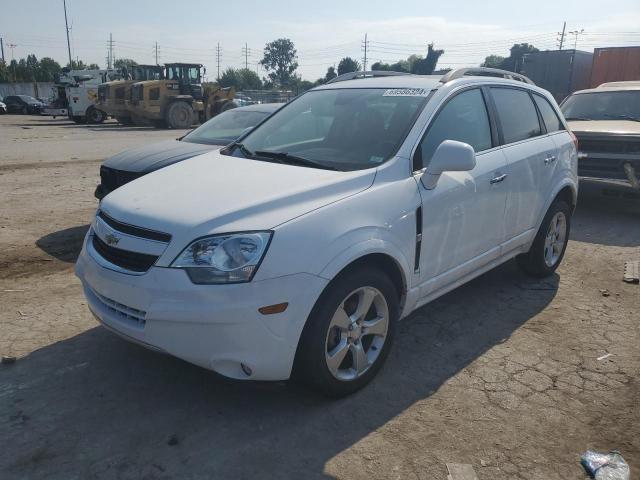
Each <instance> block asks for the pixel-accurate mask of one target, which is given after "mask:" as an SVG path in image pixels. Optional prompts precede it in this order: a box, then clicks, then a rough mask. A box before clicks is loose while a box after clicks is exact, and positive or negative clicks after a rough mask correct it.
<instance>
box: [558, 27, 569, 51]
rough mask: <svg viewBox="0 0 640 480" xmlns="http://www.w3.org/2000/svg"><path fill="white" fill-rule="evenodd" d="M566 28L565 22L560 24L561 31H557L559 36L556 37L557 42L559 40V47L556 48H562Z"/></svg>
mask: <svg viewBox="0 0 640 480" xmlns="http://www.w3.org/2000/svg"><path fill="white" fill-rule="evenodd" d="M566 29H567V22H564V23H563V24H562V33H560V32H558V35H560V38H559V39H558V42H560V47H559V48H558V50H562V46H563V45H564V37H565V35H566V34H565V33H564V32H565V31H566Z"/></svg>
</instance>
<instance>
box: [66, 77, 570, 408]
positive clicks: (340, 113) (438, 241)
mask: <svg viewBox="0 0 640 480" xmlns="http://www.w3.org/2000/svg"><path fill="white" fill-rule="evenodd" d="M474 72H476V71H474ZM483 72H484V70H478V71H477V72H476V73H469V72H468V71H467V72H466V74H465V72H464V71H463V72H462V73H457V72H453V73H449V74H447V75H445V77H443V78H442V79H440V78H439V77H433V76H432V77H428V76H415V75H401V74H393V73H388V72H385V73H384V74H382V73H376V72H370V73H367V74H364V75H365V76H366V78H358V75H362V72H358V73H353V74H348V75H347V76H346V77H345V76H341V77H338V79H337V81H336V80H334V81H332V82H330V83H327V84H325V85H323V86H320V87H317V88H314V89H312V90H310V91H308V92H306V93H304V94H302V95H300V96H299V97H297V98H296V99H294V100H293V101H291V102H290V103H288V104H287V105H285V106H284V107H282V108H281V109H280V110H278V111H277V112H276V113H275V114H273V115H272V116H271V117H269V118H268V119H267V120H266V121H264V122H263V123H261V124H260V125H258V126H257V127H256V128H254V129H253V130H251V131H250V132H249V133H247V134H245V135H243V136H242V137H241V138H240V139H239V140H237V141H235V142H234V143H232V144H230V145H228V146H227V147H225V148H224V149H222V150H219V151H212V152H209V153H206V154H204V155H199V156H197V157H194V158H191V159H189V160H186V161H183V162H180V163H179V164H175V165H171V166H169V167H167V168H163V169H162V170H160V171H158V172H155V173H153V174H152V175H148V176H146V177H143V178H141V179H138V180H137V181H136V182H132V183H130V184H128V185H125V186H124V187H122V188H119V189H118V190H116V191H115V192H113V193H112V194H110V195H109V196H107V197H106V198H105V199H104V200H103V201H102V203H101V205H100V208H99V211H98V212H97V214H96V216H95V218H94V219H93V221H92V225H91V228H90V229H89V231H88V234H87V236H86V239H85V242H84V246H83V249H82V252H81V254H80V256H79V259H78V262H77V263H76V273H77V275H78V277H79V278H80V279H81V281H82V285H83V287H84V293H85V295H86V298H87V300H88V306H89V308H90V309H91V311H92V312H93V313H94V314H95V316H96V317H97V319H98V320H99V321H100V322H102V324H103V325H105V326H106V327H107V328H109V329H111V330H113V331H115V332H117V333H118V334H120V335H122V336H123V337H125V338H127V339H129V340H131V341H133V342H137V343H139V344H141V345H144V346H146V347H149V348H151V349H155V350H159V351H163V352H167V353H169V354H171V355H174V356H177V357H180V358H182V359H185V360H187V361H189V362H192V363H194V364H196V365H200V366H202V367H205V368H208V369H212V370H214V371H216V372H218V373H220V374H222V375H225V376H227V377H232V378H236V379H256V380H284V379H288V378H289V377H290V376H291V375H294V376H295V377H296V378H299V379H302V380H304V381H306V382H307V383H309V384H310V385H312V386H313V387H315V388H317V389H319V390H320V391H322V392H324V393H327V394H328V395H332V396H341V395H346V394H349V393H351V392H353V391H355V390H357V389H359V388H361V387H363V386H364V385H365V384H366V383H367V382H369V381H370V380H371V379H372V378H373V377H374V376H375V375H376V373H377V372H378V371H379V370H380V368H381V366H382V364H383V362H384V360H385V358H386V357H387V355H388V353H389V348H390V347H391V344H392V342H393V339H394V335H395V333H396V324H397V320H398V319H399V318H403V317H406V316H407V315H408V314H409V313H411V312H412V311H413V310H415V309H416V308H418V307H420V306H422V305H424V304H426V303H428V302H430V301H431V300H433V299H435V298H437V297H439V296H441V295H443V294H444V293H446V292H448V291H450V290H453V289H454V288H456V287H457V286H459V285H461V284H463V283H465V282H467V281H469V280H471V279H472V278H474V277H477V276H479V275H481V274H482V273H484V272H486V271H487V270H489V269H491V268H493V267H495V266H497V265H499V264H501V263H503V262H505V261H507V260H510V259H512V258H514V257H516V258H517V260H518V264H519V265H520V266H521V267H522V268H523V269H524V271H525V272H527V273H529V274H531V275H533V276H536V277H544V276H548V275H551V274H552V273H553V272H554V271H555V270H556V268H557V267H558V265H559V264H560V262H561V260H562V257H563V255H564V251H565V247H566V245H567V241H568V238H569V230H570V224H571V215H572V212H573V209H574V206H575V203H576V198H577V188H578V181H577V175H576V158H577V152H576V144H575V139H574V137H573V136H572V135H571V133H570V132H569V131H568V129H567V127H566V124H565V122H564V119H563V117H562V115H561V113H560V110H559V108H558V106H557V104H556V103H555V101H554V99H553V97H552V96H551V94H550V93H549V92H547V91H546V90H543V89H541V88H538V87H536V86H534V85H532V84H530V83H527V82H526V81H517V80H509V79H504V78H490V77H487V76H480V75H482V74H483ZM510 75H513V74H510ZM369 77H373V78H369ZM349 78H353V79H351V80H349ZM514 78H515V77H514ZM518 78H520V79H521V80H526V79H522V77H518Z"/></svg>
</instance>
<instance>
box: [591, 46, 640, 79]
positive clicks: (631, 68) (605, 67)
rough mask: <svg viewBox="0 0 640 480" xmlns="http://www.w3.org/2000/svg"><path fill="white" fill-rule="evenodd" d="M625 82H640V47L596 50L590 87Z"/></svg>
mask: <svg viewBox="0 0 640 480" xmlns="http://www.w3.org/2000/svg"><path fill="white" fill-rule="evenodd" d="M625 80H640V46H637V47H607V48H596V49H595V50H594V52H593V68H592V70H591V84H590V86H591V87H597V86H598V85H600V84H602V83H605V82H620V81H625Z"/></svg>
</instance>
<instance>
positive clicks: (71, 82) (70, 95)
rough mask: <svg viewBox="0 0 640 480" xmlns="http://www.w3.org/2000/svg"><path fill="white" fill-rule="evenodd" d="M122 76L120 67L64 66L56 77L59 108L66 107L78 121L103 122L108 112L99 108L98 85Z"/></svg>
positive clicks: (71, 116) (74, 119)
mask: <svg viewBox="0 0 640 480" xmlns="http://www.w3.org/2000/svg"><path fill="white" fill-rule="evenodd" d="M118 78H121V73H120V70H119V69H109V70H70V69H69V68H63V69H62V72H61V73H60V74H59V75H57V77H56V79H55V89H56V90H57V99H56V101H57V105H58V108H60V109H63V108H66V109H67V112H68V116H69V118H70V119H71V120H73V121H74V122H76V123H102V122H104V120H105V119H106V118H107V114H106V113H105V112H104V111H103V110H100V109H99V108H98V106H97V105H96V102H97V100H98V85H100V84H101V83H104V82H108V81H112V80H116V79H118Z"/></svg>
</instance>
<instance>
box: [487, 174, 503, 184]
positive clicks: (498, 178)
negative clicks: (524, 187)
mask: <svg viewBox="0 0 640 480" xmlns="http://www.w3.org/2000/svg"><path fill="white" fill-rule="evenodd" d="M505 178H507V174H506V173H503V174H502V175H498V176H497V177H494V178H492V179H491V180H489V183H490V184H492V185H493V184H494V183H500V182H501V181H503V180H504V179H505Z"/></svg>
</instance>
